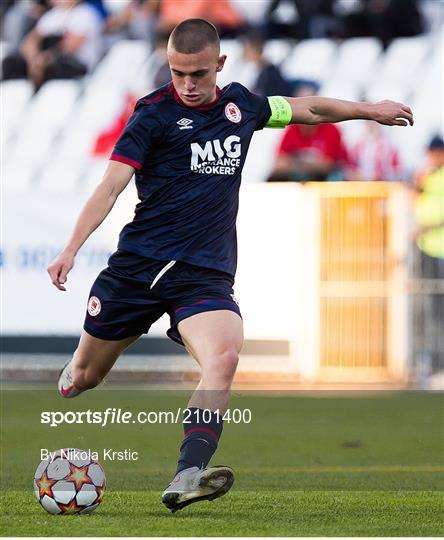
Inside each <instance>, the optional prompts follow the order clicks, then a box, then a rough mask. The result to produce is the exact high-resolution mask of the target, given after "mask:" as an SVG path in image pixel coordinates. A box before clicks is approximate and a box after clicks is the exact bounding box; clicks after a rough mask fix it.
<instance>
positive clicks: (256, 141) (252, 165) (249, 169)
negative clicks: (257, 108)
mask: <svg viewBox="0 0 444 540" xmlns="http://www.w3.org/2000/svg"><path fill="white" fill-rule="evenodd" d="M282 134H283V130H282V129H263V130H261V131H257V132H256V133H255V134H254V136H253V138H252V140H251V144H250V150H249V152H248V156H247V159H246V161H245V166H244V170H243V173H242V182H243V183H245V182H248V183H251V182H264V181H265V180H266V179H267V178H268V176H269V175H270V173H271V170H272V168H273V163H274V160H275V157H276V150H277V147H278V145H279V141H280V140H281V138H282Z"/></svg>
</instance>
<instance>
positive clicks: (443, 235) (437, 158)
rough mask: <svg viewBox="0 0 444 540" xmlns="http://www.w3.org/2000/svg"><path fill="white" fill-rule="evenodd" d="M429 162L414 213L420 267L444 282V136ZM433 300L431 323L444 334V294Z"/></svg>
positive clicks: (435, 140)
mask: <svg viewBox="0 0 444 540" xmlns="http://www.w3.org/2000/svg"><path fill="white" fill-rule="evenodd" d="M427 161H428V163H427V167H426V168H425V169H424V170H423V171H420V172H419V174H418V175H417V177H416V187H417V190H418V194H417V196H416V200H415V206H414V210H415V218H416V230H415V240H416V245H417V247H418V249H419V255H420V256H419V265H418V266H419V271H420V277H421V278H423V279H424V278H425V279H433V280H444V141H443V139H442V138H441V137H434V138H433V140H432V141H431V143H430V145H429V147H428V150H427ZM431 300H432V302H431V309H432V319H431V321H432V323H433V324H434V325H436V328H438V329H439V330H438V332H440V333H442V330H443V328H444V294H442V291H441V292H439V288H438V287H436V288H435V289H434V292H433V294H432V298H431ZM441 354H442V352H441ZM441 358H442V356H441Z"/></svg>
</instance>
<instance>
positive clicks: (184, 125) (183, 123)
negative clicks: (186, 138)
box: [177, 118, 193, 129]
mask: <svg viewBox="0 0 444 540" xmlns="http://www.w3.org/2000/svg"><path fill="white" fill-rule="evenodd" d="M177 123H178V125H179V126H180V128H179V129H193V126H191V125H190V124H192V123H193V120H190V119H189V118H182V119H181V120H179V121H178V122H177Z"/></svg>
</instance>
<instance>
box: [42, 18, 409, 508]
mask: <svg viewBox="0 0 444 540" xmlns="http://www.w3.org/2000/svg"><path fill="white" fill-rule="evenodd" d="M225 60H226V56H225V55H223V54H222V55H221V54H220V43H219V37H218V34H217V31H216V29H215V27H214V26H213V25H212V24H210V23H209V22H207V21H205V20H203V19H188V20H185V21H183V22H182V23H180V24H179V25H177V26H176V28H175V29H174V30H173V32H172V33H171V36H170V39H169V43H168V61H169V65H170V68H171V76H172V82H170V83H169V84H167V85H165V86H163V87H161V88H159V89H158V90H155V91H154V92H152V93H151V94H149V95H148V96H146V97H144V98H142V99H140V100H139V101H138V102H137V104H136V107H135V110H134V113H133V115H132V116H131V118H130V119H129V121H128V123H127V126H126V127H125V129H124V131H123V133H122V135H121V137H120V139H119V140H118V142H117V144H116V146H115V149H114V151H113V154H112V155H111V158H110V162H109V164H108V167H107V169H106V172H105V174H104V177H103V180H102V181H101V183H100V184H99V185H98V186H97V188H96V190H95V192H94V193H93V195H92V196H91V197H90V198H89V200H88V201H87V203H86V204H85V206H84V208H83V210H82V212H81V214H80V216H79V218H78V221H77V223H76V225H75V228H74V231H73V233H72V236H71V238H70V239H69V241H68V243H67V245H66V247H65V248H64V249H63V251H62V252H61V253H60V254H59V255H58V257H57V258H56V259H55V260H54V261H53V262H52V263H51V264H50V266H49V268H48V272H49V275H50V277H51V280H52V283H53V284H54V285H55V286H56V287H57V288H58V289H60V290H62V291H64V290H65V286H64V284H65V282H66V278H67V275H68V272H69V271H70V270H71V268H72V267H73V264H74V258H75V255H76V253H77V252H78V250H79V249H80V247H81V246H82V245H83V243H84V242H85V241H86V239H87V238H88V237H89V236H90V235H91V233H92V232H93V231H94V230H95V229H96V228H97V227H98V226H99V225H100V224H101V223H102V221H103V220H104V219H105V217H106V216H107V215H108V213H109V212H110V210H111V209H112V207H113V205H114V203H115V202H116V199H117V197H118V196H119V194H120V193H121V192H122V190H123V189H124V188H125V187H126V185H127V184H128V183H129V181H130V179H131V177H132V176H133V174H134V173H135V174H136V185H137V191H138V196H139V199H140V202H139V203H138V204H137V206H136V209H135V215H134V219H133V221H132V222H131V223H128V224H127V225H126V226H125V227H124V228H123V230H122V232H121V234H120V239H119V244H118V249H117V251H116V252H115V253H114V254H113V255H112V256H111V257H110V259H109V262H108V267H107V268H106V269H105V270H103V271H102V272H101V273H100V274H99V276H98V278H97V279H96V281H95V282H94V284H93V286H92V289H91V293H90V297H89V301H88V306H87V312H86V318H85V323H84V330H83V332H82V335H81V337H80V342H79V345H78V347H77V349H76V351H75V352H74V355H73V358H72V360H71V362H69V363H68V364H67V365H66V366H65V367H64V369H63V370H62V373H61V375H60V379H59V382H58V389H59V392H60V394H61V395H62V396H64V397H66V398H71V397H75V396H78V395H79V394H80V393H81V392H84V391H85V390H88V389H90V388H94V387H95V386H97V385H98V384H99V383H100V381H101V380H102V379H103V378H104V377H105V376H106V374H107V373H108V371H109V370H110V369H111V367H112V366H113V364H114V362H115V361H116V360H117V358H118V356H119V355H120V353H121V352H122V351H123V350H124V349H126V348H127V347H128V346H129V345H130V344H131V343H132V342H134V341H135V340H136V339H137V338H138V337H139V336H140V335H141V334H145V333H147V332H148V330H149V328H150V326H151V325H152V324H153V323H154V322H155V321H156V320H157V319H159V317H161V316H162V315H163V314H164V313H168V315H169V316H170V319H171V327H170V329H169V330H168V336H169V337H170V338H171V339H173V340H174V341H177V342H178V343H180V344H182V345H184V346H185V347H186V349H187V351H188V352H189V353H190V354H191V355H192V356H193V358H194V359H195V360H196V361H197V362H198V364H199V366H200V368H201V379H200V382H199V384H198V386H197V388H196V391H195V392H194V393H193V395H192V397H191V399H190V401H189V404H188V409H189V417H188V418H187V422H186V423H184V439H183V442H182V445H181V447H180V456H179V462H178V466H177V470H176V474H175V476H174V478H173V480H172V482H171V483H170V484H169V486H168V487H167V488H166V490H165V491H164V493H163V495H162V501H163V503H164V504H165V505H166V506H167V507H168V508H169V509H171V510H172V511H173V512H174V511H176V510H178V509H180V508H183V507H185V506H187V505H188V504H191V503H193V502H196V501H199V500H203V499H206V500H212V499H215V498H217V497H220V496H221V495H223V494H225V493H226V492H227V491H228V490H229V489H230V487H231V485H232V484H233V480H234V476H233V470H232V469H231V468H230V467H226V466H212V467H211V466H210V467H209V466H208V463H209V461H210V459H211V457H212V455H213V454H214V452H215V451H216V448H217V444H218V440H219V437H220V435H221V432H222V420H221V415H218V414H217V413H216V411H220V413H223V412H224V411H225V410H226V409H227V405H228V399H229V395H230V387H231V384H232V380H233V376H234V373H235V371H236V367H237V363H238V354H239V351H240V349H241V347H242V340H243V332H242V318H241V313H240V309H239V306H238V305H237V303H236V301H235V299H234V297H233V283H234V275H235V272H236V248H237V246H236V215H237V209H238V192H239V186H240V182H241V171H242V167H243V165H244V162H245V158H246V155H247V151H248V146H249V144H250V140H251V137H252V136H253V133H254V132H255V131H256V130H260V129H262V128H264V127H272V128H283V127H285V126H286V125H288V124H292V123H301V124H319V123H322V122H340V121H342V120H352V119H365V120H374V121H376V122H379V123H380V124H385V125H390V126H406V125H408V124H410V125H413V116H412V111H411V110H410V108H409V107H406V106H405V105H402V104H400V103H394V102H392V101H382V102H380V103H375V104H371V103H354V102H348V101H341V100H336V99H329V98H324V97H314V96H313V97H312V96H310V97H301V98H289V97H280V96H274V97H268V98H267V97H259V96H257V95H255V94H252V93H251V92H249V91H248V90H247V89H246V88H245V87H244V86H242V85H241V84H239V83H236V82H233V83H231V84H229V85H228V86H226V87H225V88H223V89H220V88H218V87H217V86H216V75H217V73H218V72H219V71H221V70H222V69H223V67H224V63H225ZM257 159H260V156H258V157H257ZM203 410H207V412H208V410H209V411H211V413H210V415H208V414H207V415H203V414H202V411H203Z"/></svg>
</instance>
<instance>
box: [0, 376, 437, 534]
mask: <svg viewBox="0 0 444 540" xmlns="http://www.w3.org/2000/svg"><path fill="white" fill-rule="evenodd" d="M187 395H188V393H184V392H179V391H156V390H152V389H148V388H145V389H144V388H128V387H126V388H123V387H122V388H119V387H112V386H107V387H104V388H101V389H97V390H94V391H91V392H88V393H85V394H84V395H82V396H80V397H79V398H77V399H75V400H63V399H61V398H58V397H57V395H56V393H55V391H54V388H53V387H50V388H49V387H43V386H42V387H37V386H35V385H34V386H32V387H31V386H29V387H25V386H22V387H20V386H14V387H12V386H7V385H6V386H5V385H4V386H3V391H2V403H1V405H2V422H1V430H2V432H1V439H2V455H1V485H2V491H1V508H2V512H1V521H0V530H1V534H2V535H3V536H440V535H443V534H444V524H443V522H444V497H443V495H444V464H443V456H444V438H443V435H444V434H443V426H444V407H443V405H444V402H443V395H442V394H426V393H413V392H410V393H382V392H379V393H373V394H364V395H356V394H355V395H339V394H338V395H331V394H329V395H326V394H323V395H304V394H300V393H293V394H281V395H278V394H275V393H266V392H263V393H261V394H253V393H246V392H242V393H236V392H235V393H234V395H233V398H232V401H231V404H230V405H231V407H232V408H239V409H246V408H248V409H250V410H251V412H252V421H251V423H249V424H233V423H231V424H228V423H226V424H225V427H224V433H223V435H222V438H221V445H220V448H219V449H218V451H217V454H216V456H215V459H214V460H213V462H214V463H216V464H217V463H222V464H229V465H231V466H232V467H233V468H234V470H235V474H236V480H235V484H234V486H233V489H232V490H231V491H230V492H229V493H228V494H227V495H226V496H224V497H222V498H221V499H218V500H215V501H213V502H207V501H205V502H202V503H197V504H195V505H191V506H189V507H187V508H185V509H184V510H182V511H180V512H177V513H176V514H171V513H170V512H169V511H167V510H166V509H165V508H164V507H163V505H162V504H161V502H160V494H161V492H162V490H163V489H164V487H165V486H166V484H167V483H168V482H169V481H170V479H171V477H172V474H173V472H174V469H175V464H176V460H177V455H178V447H179V445H180V441H181V438H182V433H181V425H178V424H145V425H140V424H132V423H131V424H126V425H108V426H105V427H98V426H97V425H85V424H84V425H64V426H59V427H49V426H48V425H43V424H41V423H40V414H41V412H42V411H86V410H88V409H91V410H94V411H102V410H105V409H106V408H107V407H116V408H118V407H120V408H122V409H123V410H127V411H133V412H137V411H169V410H173V411H175V410H176V409H177V407H179V406H182V407H183V406H184V405H186V399H187ZM68 446H69V447H76V448H81V449H88V448H89V449H91V450H94V451H98V452H99V453H100V452H102V451H103V449H104V448H113V449H114V450H123V449H125V448H131V449H132V450H135V451H137V452H139V459H138V460H137V461H102V460H101V463H102V466H103V467H104V469H105V472H106V475H107V491H106V493H105V497H104V501H103V503H102V505H101V506H100V507H99V508H98V509H97V510H96V511H95V512H94V513H93V514H91V515H88V516H51V515H49V514H47V513H46V512H45V511H44V510H43V508H41V507H40V505H39V504H38V503H37V502H36V500H35V498H34V495H33V491H32V478H33V474H34V470H35V468H36V467H37V465H38V463H39V462H40V449H41V448H48V449H50V450H56V449H58V448H62V447H68Z"/></svg>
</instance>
